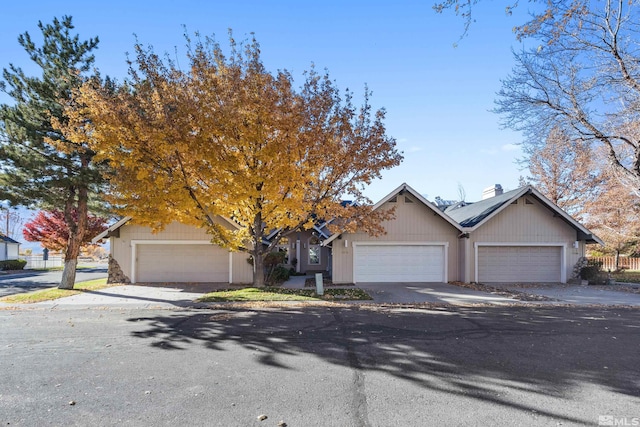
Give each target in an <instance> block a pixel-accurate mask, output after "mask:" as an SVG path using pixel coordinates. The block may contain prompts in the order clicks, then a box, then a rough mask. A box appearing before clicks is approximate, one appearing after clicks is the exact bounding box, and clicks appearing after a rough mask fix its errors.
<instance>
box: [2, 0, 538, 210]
mask: <svg viewBox="0 0 640 427" xmlns="http://www.w3.org/2000/svg"><path fill="white" fill-rule="evenodd" d="M431 6H432V1H430V0H425V1H394V2H388V1H385V2H382V1H376V0H374V1H367V2H365V1H352V2H345V1H325V2H301V1H297V2H293V1H244V2H238V1H198V0H183V1H180V2H176V1H162V0H161V1H153V2H150V1H149V2H146V1H131V0H130V1H126V2H125V1H121V0H113V1H110V2H104V3H96V2H87V1H86V0H84V1H56V2H51V1H23V2H7V4H4V5H3V11H2V12H3V17H4V19H3V25H2V26H0V53H1V54H0V67H6V66H8V64H9V63H10V62H12V63H14V64H15V65H18V66H22V67H23V68H24V69H25V70H26V71H32V70H33V69H32V68H31V66H30V64H29V59H28V58H27V56H26V54H25V53H24V51H23V50H22V48H21V47H20V46H19V45H18V43H17V36H18V35H19V34H21V33H23V32H24V31H29V32H30V34H31V35H32V36H34V37H35V36H37V35H38V34H39V32H38V29H37V22H38V20H42V21H43V22H50V21H51V20H52V18H53V17H54V16H57V17H61V16H62V15H71V16H73V18H74V23H75V25H76V30H77V32H78V33H79V34H80V36H81V37H82V38H85V39H86V38H89V37H92V36H96V35H97V36H99V37H100V45H99V49H98V50H97V51H96V58H97V61H96V65H97V67H98V68H99V69H100V71H101V72H102V74H103V75H105V74H106V75H109V76H111V77H115V78H118V79H119V80H122V79H123V78H124V77H126V63H125V58H126V57H125V52H132V51H133V44H134V43H135V37H134V34H135V35H137V37H138V39H139V41H140V42H141V43H143V44H150V45H153V46H154V49H155V50H156V52H169V53H171V55H173V54H174V52H175V49H176V48H177V50H178V58H181V54H183V53H184V39H183V32H184V30H183V25H184V26H186V27H187V29H188V31H190V32H194V31H199V32H200V33H202V34H204V35H210V34H215V35H216V36H217V38H218V40H220V41H221V42H222V43H223V45H224V42H226V37H227V29H228V28H231V29H233V31H234V36H235V38H236V39H243V38H245V36H247V35H248V34H249V33H251V32H254V33H255V34H256V37H257V39H258V41H259V42H260V44H261V48H262V53H263V61H264V63H265V65H266V66H267V68H268V69H270V70H272V71H275V70H277V69H283V68H286V69H288V70H289V71H291V72H292V73H293V74H294V76H296V77H298V76H300V74H301V73H302V71H304V70H306V69H308V68H309V66H310V64H311V63H312V62H313V63H315V64H316V66H317V67H318V68H319V69H324V68H327V69H328V70H329V73H330V75H331V77H332V78H333V79H334V80H335V81H336V82H337V84H338V86H339V87H341V88H343V89H344V88H349V89H350V90H352V91H354V92H355V95H356V101H357V100H359V99H362V98H361V97H362V93H363V88H364V85H365V83H366V84H367V85H368V86H369V88H370V90H372V91H373V97H372V99H371V102H372V104H373V106H374V107H376V108H379V107H385V108H386V110H387V120H386V124H387V130H388V133H389V135H391V136H393V137H395V138H396V139H397V142H398V147H399V149H400V150H402V151H403V152H404V154H405V160H404V162H403V163H402V165H401V166H399V167H397V168H395V169H393V170H390V171H386V172H385V173H384V175H383V179H382V180H378V181H375V182H374V183H373V184H372V185H371V186H370V187H369V188H368V189H367V190H366V192H365V194H366V195H368V196H369V197H370V198H371V199H372V200H373V201H374V202H375V201H377V200H378V199H380V198H382V197H383V196H385V195H386V194H387V193H388V192H389V191H391V190H392V189H393V188H395V187H397V186H398V185H400V184H401V183H402V182H407V183H408V184H409V185H411V186H412V187H414V188H415V189H416V190H418V191H419V192H420V193H422V194H426V195H427V196H428V198H429V199H430V200H433V199H434V198H435V197H436V196H441V197H442V198H445V199H457V198H458V184H460V185H462V187H464V189H465V191H466V195H467V197H466V198H467V200H468V201H474V200H477V199H479V198H480V195H481V192H482V189H483V188H485V187H487V186H490V185H492V184H496V183H500V184H502V186H503V187H504V188H505V189H513V188H516V187H517V185H518V177H519V176H520V175H522V174H524V173H525V172H523V171H521V170H520V168H519V166H518V165H517V164H516V163H515V160H516V159H517V158H518V157H520V156H521V152H520V149H519V147H518V146H517V144H518V143H519V142H520V141H521V140H522V137H521V135H519V134H518V133H514V132H512V131H509V130H501V129H500V126H499V117H498V116H497V115H495V114H493V113H491V112H490V111H489V110H490V109H491V108H493V100H494V99H495V93H496V92H497V91H498V90H499V89H500V79H502V78H505V77H506V76H507V75H508V73H509V72H510V70H511V68H512V66H513V60H512V54H511V49H512V48H514V49H516V50H517V49H519V48H520V43H519V42H517V41H516V39H515V36H514V35H513V32H512V28H513V27H514V26H515V25H518V24H521V23H522V22H523V21H524V20H525V19H526V18H527V12H528V10H527V9H526V8H527V7H530V5H529V4H527V3H522V4H521V6H520V7H519V8H518V9H516V11H515V13H514V14H513V16H506V15H505V12H504V5H501V4H498V2H489V1H485V2H481V3H480V4H479V5H478V6H477V7H476V8H475V11H474V18H475V19H476V22H475V23H474V24H473V25H472V27H471V29H470V31H469V34H468V36H467V37H466V38H464V39H462V40H460V41H459V38H460V35H461V34H462V31H463V21H462V19H461V18H459V17H456V16H455V15H454V14H453V13H452V12H447V13H445V14H443V15H438V14H436V13H435V12H434V11H433V10H432V8H431ZM456 42H458V45H457V47H454V44H456ZM297 81H298V82H299V83H302V80H301V79H300V78H298V79H297ZM10 101H11V100H10V99H9V98H8V97H6V95H4V94H0V102H2V103H6V102H10Z"/></svg>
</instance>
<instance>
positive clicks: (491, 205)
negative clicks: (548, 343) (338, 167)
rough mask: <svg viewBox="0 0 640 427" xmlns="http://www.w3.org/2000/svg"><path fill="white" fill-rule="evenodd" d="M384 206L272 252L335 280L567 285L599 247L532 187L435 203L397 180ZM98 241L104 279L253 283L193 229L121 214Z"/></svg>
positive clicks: (240, 259) (238, 259) (232, 257)
mask: <svg viewBox="0 0 640 427" xmlns="http://www.w3.org/2000/svg"><path fill="white" fill-rule="evenodd" d="M391 208H395V218H394V219H392V220H389V221H387V222H385V223H383V226H384V228H385V230H386V234H384V235H381V236H377V237H373V236H369V235H368V234H366V233H361V232H355V233H335V234H331V233H330V232H329V230H328V227H327V223H324V224H319V225H317V226H316V227H314V228H313V229H311V230H306V231H301V232H299V233H293V234H291V235H290V236H288V238H287V239H286V240H283V241H281V243H280V245H279V247H278V250H281V251H285V252H287V266H291V267H293V268H295V269H296V270H297V271H299V272H309V273H311V272H319V271H326V272H329V274H331V276H332V279H333V282H334V283H358V282H447V281H462V282H562V283H564V282H566V281H567V279H568V278H570V277H571V273H572V270H573V266H574V265H575V264H576V262H577V261H578V259H579V258H580V257H582V256H584V254H585V245H586V244H588V243H600V244H602V241H601V240H600V239H599V238H598V237H596V236H594V235H593V234H592V233H591V232H590V231H589V230H587V229H586V228H585V227H584V226H582V225H581V224H580V223H578V222H577V221H576V220H575V219H573V218H572V217H571V216H569V215H568V214H567V213H566V212H564V211H562V209H560V208H559V207H557V206H556V205H555V204H554V203H552V202H551V201H550V200H548V199H547V198H546V197H544V196H543V195H542V194H541V193H540V192H539V191H537V190H536V189H535V188H533V187H531V186H526V187H522V188H519V189H517V190H513V191H509V192H506V193H504V192H503V191H502V187H500V186H499V185H496V186H494V187H490V188H489V189H487V190H485V194H484V195H483V199H482V200H481V201H479V202H475V203H466V202H459V203H456V204H453V205H450V206H446V207H442V206H436V205H435V204H433V203H431V202H429V201H428V200H426V199H425V198H424V197H423V196H421V195H420V194H419V193H418V192H417V191H415V190H414V189H413V188H411V187H410V186H409V185H407V184H402V185H400V186H399V187H397V188H396V189H395V190H393V191H392V192H390V193H389V194H388V195H387V196H385V197H384V198H382V200H380V201H379V202H378V203H376V204H375V205H374V209H391ZM220 221H221V223H224V224H226V225H227V226H229V227H232V226H237V224H235V223H233V222H232V221H228V220H225V219H220ZM105 237H109V238H110V239H111V258H110V265H109V270H110V280H111V281H118V282H121V281H125V282H128V281H130V282H132V283H135V282H228V283H247V282H251V280H252V266H251V265H250V264H249V263H248V262H247V258H248V255H247V254H244V253H233V252H229V251H227V250H226V249H223V248H220V247H218V246H215V245H212V244H211V243H210V242H209V237H208V235H207V234H206V232H205V231H204V230H202V229H198V228H196V227H193V226H186V225H182V224H178V223H173V224H170V225H169V226H167V227H166V228H165V229H164V230H163V231H161V232H159V233H157V234H154V233H152V232H151V229H150V228H148V227H142V226H138V225H134V224H132V223H130V218H124V219H122V220H121V221H119V222H117V223H116V224H114V225H113V226H111V227H109V229H108V230H106V231H105V232H104V233H102V234H101V235H99V236H97V237H96V238H95V239H94V240H96V241H97V240H100V239H102V238H105ZM294 260H295V261H294Z"/></svg>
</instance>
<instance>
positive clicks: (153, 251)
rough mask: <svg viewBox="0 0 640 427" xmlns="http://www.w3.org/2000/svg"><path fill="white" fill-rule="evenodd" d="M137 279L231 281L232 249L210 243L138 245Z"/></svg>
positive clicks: (147, 280) (150, 280)
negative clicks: (230, 260) (230, 254)
mask: <svg viewBox="0 0 640 427" xmlns="http://www.w3.org/2000/svg"><path fill="white" fill-rule="evenodd" d="M136 258H137V266H136V281H138V282H224V283H227V282H229V252H228V251H227V250H226V249H222V248H220V247H219V246H215V245H211V244H187V245H184V244H174V245H172V244H160V245H153V244H138V245H137V246H136Z"/></svg>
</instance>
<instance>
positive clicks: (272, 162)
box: [77, 37, 402, 286]
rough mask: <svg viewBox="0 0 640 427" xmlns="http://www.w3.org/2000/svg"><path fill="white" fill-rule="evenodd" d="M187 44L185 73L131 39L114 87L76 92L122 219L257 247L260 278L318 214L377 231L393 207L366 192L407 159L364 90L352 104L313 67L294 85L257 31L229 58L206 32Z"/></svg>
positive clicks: (234, 246)
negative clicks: (264, 51) (377, 204)
mask: <svg viewBox="0 0 640 427" xmlns="http://www.w3.org/2000/svg"><path fill="white" fill-rule="evenodd" d="M187 48H188V67H186V68H184V69H181V68H180V67H179V66H177V65H176V64H175V63H173V62H172V61H170V60H168V59H162V58H161V57H159V56H158V55H156V54H155V53H154V52H153V51H152V49H150V48H149V49H145V48H143V47H142V46H140V45H136V47H135V49H136V50H135V51H136V57H135V60H133V61H132V62H131V66H130V71H129V80H128V81H127V82H125V83H124V84H122V85H120V86H119V87H118V89H117V90H115V91H114V90H112V88H105V87H104V86H101V85H99V84H96V83H95V82H93V83H92V84H87V85H85V86H84V87H83V88H82V90H81V91H80V93H79V94H78V95H77V98H78V103H79V104H81V105H85V106H86V110H85V111H82V113H83V114H87V115H88V117H90V126H89V125H88V124H87V126H85V127H84V128H83V129H84V131H85V132H86V134H87V135H86V137H87V138H88V139H90V140H91V141H92V148H93V149H94V150H95V152H96V153H97V157H98V159H99V160H107V161H109V163H110V165H111V167H112V171H113V172H112V173H111V175H110V176H109V177H108V178H109V180H110V183H111V192H110V194H107V195H106V197H107V199H108V200H109V201H110V202H111V203H112V204H113V206H114V207H115V209H116V210H117V211H118V212H119V213H120V214H121V215H129V216H131V217H133V218H134V220H135V221H136V222H137V223H139V224H143V225H148V226H151V227H153V228H154V229H155V230H159V229H162V227H164V226H165V225H167V224H169V223H170V222H172V221H179V222H181V223H185V224H192V225H195V226H200V227H204V228H206V230H207V231H208V233H209V234H210V235H211V239H212V242H213V243H215V244H219V245H221V246H223V247H226V248H228V249H230V250H239V251H244V252H248V253H250V254H251V255H252V257H253V260H254V284H255V285H258V286H259V285H263V284H264V272H263V261H264V257H265V256H266V254H268V253H269V252H271V251H272V250H273V249H274V248H275V246H276V245H277V244H278V243H279V241H280V239H281V238H282V237H285V236H286V235H288V234H290V233H293V232H296V231H299V230H302V229H309V228H311V227H312V226H313V224H314V222H315V221H319V220H322V219H325V220H328V219H334V221H333V224H335V227H338V226H339V227H340V228H341V229H342V230H354V229H355V228H356V227H357V228H359V229H362V230H366V231H367V232H369V233H371V234H374V235H375V234H380V233H383V232H384V230H383V228H382V227H381V226H380V222H381V221H383V220H385V219H388V218H390V217H391V216H392V215H393V212H379V211H376V212H374V211H372V209H371V203H370V201H369V200H368V199H367V198H366V197H364V196H363V194H362V191H363V189H364V187H365V186H366V185H367V184H369V183H370V182H371V181H372V180H373V179H375V178H379V177H380V174H381V171H382V170H384V169H388V168H391V167H393V166H396V165H398V164H399V163H400V162H401V160H402V156H401V154H400V153H399V152H398V151H397V150H396V147H395V140H394V139H393V138H391V137H390V136H388V135H387V134H386V130H385V126H384V118H385V112H384V110H378V111H375V112H374V111H372V107H371V105H370V104H369V99H368V96H369V93H368V90H367V91H366V92H367V93H366V95H365V99H364V102H363V105H362V106H361V107H359V108H357V107H355V106H354V105H353V102H352V96H351V94H350V93H348V92H347V93H342V92H341V91H340V90H339V89H338V88H337V87H336V85H335V83H334V82H332V81H331V80H330V78H329V75H328V74H326V73H325V74H320V73H318V72H317V71H316V70H315V69H314V68H313V67H312V68H311V70H310V71H308V72H306V73H305V74H304V78H305V80H304V82H303V84H302V85H301V87H300V88H295V87H294V82H293V78H292V76H291V74H290V73H289V72H287V71H278V72H277V73H271V72H268V71H267V70H266V69H265V67H264V65H263V63H262V60H261V58H260V47H259V44H258V42H257V41H256V40H255V38H252V39H251V40H250V41H248V42H247V43H240V44H237V43H236V42H234V40H233V38H232V37H230V53H229V55H228V56H226V55H225V54H224V53H223V51H222V49H221V46H220V45H219V44H218V43H217V42H216V41H215V40H214V39H213V38H205V39H204V40H201V39H200V38H198V41H197V42H191V41H190V40H187ZM343 198H349V199H350V200H353V201H355V202H356V204H354V205H349V206H343V205H342V204H341V203H340V202H341V200H342V199H343ZM273 232H275V235H274V236H273V237H272V238H271V239H270V241H269V242H268V243H266V242H265V239H264V238H265V236H266V235H267V234H269V233H273Z"/></svg>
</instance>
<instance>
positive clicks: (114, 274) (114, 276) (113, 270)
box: [107, 255, 131, 283]
mask: <svg viewBox="0 0 640 427" xmlns="http://www.w3.org/2000/svg"><path fill="white" fill-rule="evenodd" d="M108 273H109V276H108V278H107V283H131V280H129V278H128V277H127V275H126V274H124V273H123V272H122V269H121V268H120V264H118V261H116V260H115V259H113V257H112V256H111V255H109V269H108Z"/></svg>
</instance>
